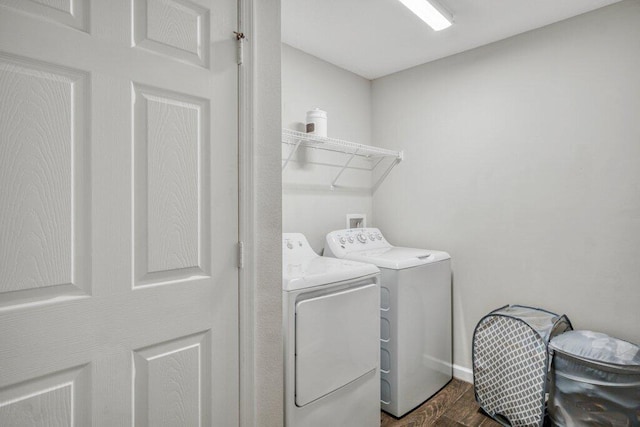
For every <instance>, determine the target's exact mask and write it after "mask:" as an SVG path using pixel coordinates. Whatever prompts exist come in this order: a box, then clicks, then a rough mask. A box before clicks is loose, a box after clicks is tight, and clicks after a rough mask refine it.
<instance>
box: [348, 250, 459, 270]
mask: <svg viewBox="0 0 640 427" xmlns="http://www.w3.org/2000/svg"><path fill="white" fill-rule="evenodd" d="M346 258H348V259H351V260H354V261H360V262H370V263H372V264H375V265H377V266H378V267H381V268H389V269H392V270H401V269H404V268H410V267H417V266H419V265H424V264H430V263H432V262H438V261H443V260H446V259H449V258H450V256H449V254H448V253H446V252H442V251H432V250H427V249H415V248H402V247H398V246H392V247H390V248H380V249H372V250H364V251H357V252H350V253H348V254H347V255H346Z"/></svg>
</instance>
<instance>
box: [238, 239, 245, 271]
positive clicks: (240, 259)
mask: <svg viewBox="0 0 640 427" xmlns="http://www.w3.org/2000/svg"><path fill="white" fill-rule="evenodd" d="M238 268H244V242H238Z"/></svg>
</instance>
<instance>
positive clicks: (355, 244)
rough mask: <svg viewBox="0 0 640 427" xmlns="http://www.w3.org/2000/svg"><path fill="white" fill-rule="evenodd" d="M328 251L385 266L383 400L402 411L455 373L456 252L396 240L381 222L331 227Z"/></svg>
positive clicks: (388, 408) (382, 285)
mask: <svg viewBox="0 0 640 427" xmlns="http://www.w3.org/2000/svg"><path fill="white" fill-rule="evenodd" d="M324 255H325V256H333V257H336V258H341V259H350V260H355V261H361V262H369V263H372V264H375V265H377V266H378V267H379V268H380V271H381V273H382V277H381V279H380V290H381V298H380V304H381V306H380V379H381V397H380V400H381V404H382V409H383V410H384V411H386V412H389V413H390V414H392V415H394V416H396V417H401V416H403V415H404V414H406V413H407V412H409V411H411V410H412V409H414V408H416V407H417V406H420V404H422V403H423V402H424V401H425V400H427V399H428V398H430V397H431V396H433V395H434V394H435V393H436V392H437V391H438V390H440V389H441V388H442V387H444V386H445V385H446V384H447V383H448V382H449V381H450V380H451V378H452V377H453V367H452V358H451V353H452V343H451V259H450V256H449V254H447V253H446V252H441V251H433V250H426V249H412V248H402V247H396V246H392V245H391V244H390V243H389V242H387V240H386V239H385V238H384V236H383V235H382V233H380V230H378V229H377V228H355V229H348V230H338V231H333V232H331V233H329V234H328V235H327V245H326V247H325V252H324Z"/></svg>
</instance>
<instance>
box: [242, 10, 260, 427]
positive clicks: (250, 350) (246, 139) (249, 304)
mask: <svg viewBox="0 0 640 427" xmlns="http://www.w3.org/2000/svg"><path fill="white" fill-rule="evenodd" d="M253 8H254V5H253V0H238V30H237V31H238V32H239V33H244V34H247V35H253V34H255V32H254V29H255V25H254V16H253ZM240 42H241V43H242V45H243V55H242V56H243V61H242V64H239V65H238V192H239V194H238V241H239V242H242V245H243V246H242V251H243V254H242V257H243V264H244V266H243V267H242V268H239V270H238V303H239V312H238V316H239V319H238V320H239V324H238V327H239V348H238V357H239V365H238V366H239V370H240V372H239V386H240V387H239V390H240V396H239V403H240V408H239V410H240V414H239V415H240V426H243V427H253V426H255V425H256V424H255V381H254V374H255V372H254V371H255V369H254V366H255V363H254V362H255V354H254V311H255V303H254V287H255V284H256V282H255V277H256V275H255V250H254V247H255V233H254V228H255V227H254V226H255V212H254V196H255V185H254V176H253V167H254V161H253V156H254V135H253V128H254V118H253V113H254V109H255V104H254V98H253V90H254V85H253V81H254V69H253V65H254V60H253V54H254V52H253V50H254V49H253V47H252V44H250V43H247V42H246V41H243V40H241V41H240ZM239 250H240V248H239ZM239 256H240V255H239Z"/></svg>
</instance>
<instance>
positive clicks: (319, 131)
mask: <svg viewBox="0 0 640 427" xmlns="http://www.w3.org/2000/svg"><path fill="white" fill-rule="evenodd" d="M307 133H309V134H312V135H316V136H320V137H326V136H327V112H326V111H322V110H321V109H319V108H314V109H313V110H311V111H307Z"/></svg>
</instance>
